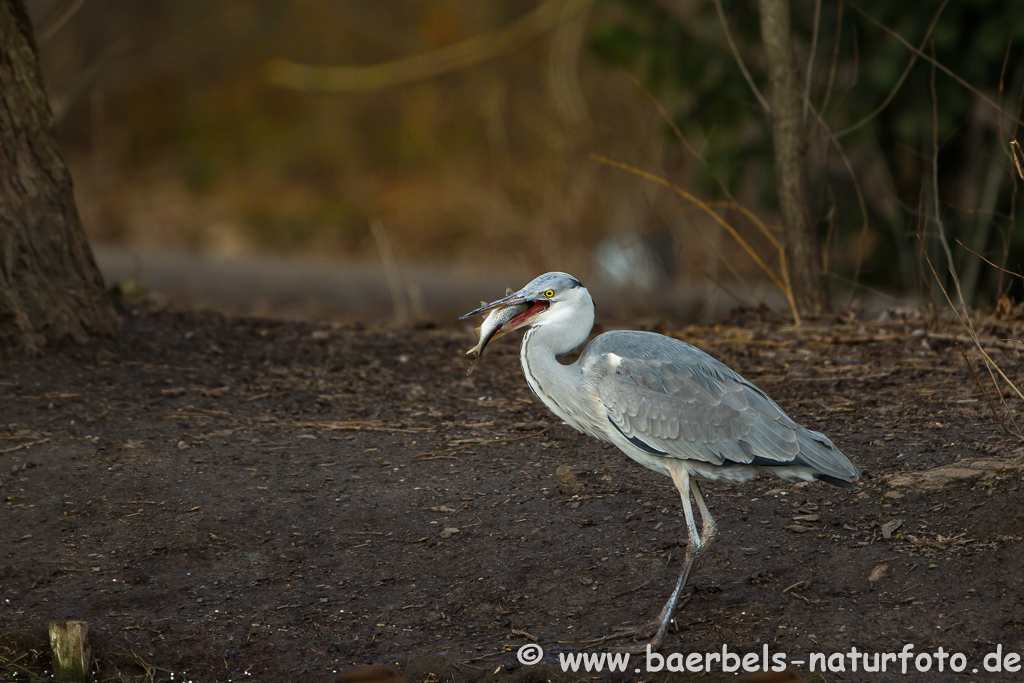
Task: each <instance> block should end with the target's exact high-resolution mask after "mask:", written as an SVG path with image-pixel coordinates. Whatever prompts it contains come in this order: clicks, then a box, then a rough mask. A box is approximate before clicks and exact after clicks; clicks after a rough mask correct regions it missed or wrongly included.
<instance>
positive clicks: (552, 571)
mask: <svg viewBox="0 0 1024 683" xmlns="http://www.w3.org/2000/svg"><path fill="white" fill-rule="evenodd" d="M123 317H124V334H123V337H122V338H121V339H119V340H118V341H107V342H97V343H95V344H92V345H89V346H86V347H73V348H66V349H60V350H57V351H55V352H53V353H51V354H50V355H48V356H46V357H43V358H36V359H12V358H7V359H3V360H0V501H2V513H0V520H2V524H0V602H2V604H0V634H2V635H0V658H2V659H0V680H21V681H29V680H43V679H48V676H49V668H48V667H49V656H48V654H46V642H45V641H46V636H45V629H46V626H47V623H48V622H49V621H50V620H53V619H64V618H70V619H81V620H84V621H87V622H88V623H89V624H90V626H91V629H92V642H93V649H94V655H95V656H96V659H97V679H98V680H118V681H128V680H131V681H143V680H151V681H169V680H174V681H196V682H203V683H206V682H208V681H246V680H253V681H271V682H276V681H326V680H329V679H330V678H331V676H332V675H333V673H334V672H337V671H340V670H343V669H346V668H348V667H351V666H355V665H359V664H391V665H394V666H395V667H396V668H397V669H398V670H399V671H401V672H402V674H403V675H404V676H405V677H406V678H407V679H408V680H410V681H415V682H417V683H419V682H421V681H517V682H519V681H543V680H581V679H592V678H595V677H599V676H598V675H597V674H593V673H590V674H583V673H580V674H578V675H573V674H563V673H561V671H560V669H559V668H558V666H557V664H555V663H553V657H549V658H548V659H547V660H545V662H546V663H545V664H542V665H540V666H533V667H527V666H521V665H519V664H518V663H517V661H516V656H515V655H516V650H517V649H518V648H519V647H520V646H521V645H523V644H525V643H527V642H532V639H535V640H536V642H538V643H539V644H540V645H542V646H543V647H544V648H545V649H547V650H549V654H551V653H554V652H555V651H556V650H557V649H558V648H561V649H563V650H567V651H574V650H580V651H587V652H597V651H599V648H598V646H597V645H595V644H594V643H593V642H592V641H593V639H595V638H597V637H599V636H601V635H604V634H607V633H609V632H610V631H611V630H612V629H613V628H614V627H615V626H618V625H623V624H628V623H635V622H638V621H641V620H645V619H648V618H650V617H652V616H653V615H654V614H655V613H656V612H657V610H658V609H660V607H661V605H662V604H663V602H664V600H665V598H666V597H667V594H668V592H669V591H670V590H671V587H672V585H673V583H674V581H675V579H676V577H677V575H678V572H679V570H680V564H681V560H682V556H683V552H684V549H685V530H684V529H683V524H682V518H681V513H680V505H679V500H678V494H677V493H676V491H675V489H674V488H673V486H672V483H671V481H670V480H668V479H667V478H664V477H660V476H658V475H656V474H654V473H652V472H649V471H646V470H644V469H643V468H641V467H639V466H638V465H636V464H634V463H633V462H632V461H630V460H628V459H627V458H626V457H625V456H624V455H622V454H621V453H620V452H619V451H618V450H616V449H615V448H614V447H612V446H609V445H606V444H603V443H599V442H597V441H594V440H592V439H590V438H587V437H585V436H583V435H580V434H577V433H576V432H574V431H573V430H572V429H570V428H569V427H567V426H566V425H564V424H560V423H559V421H558V420H557V418H555V417H554V416H553V415H551V414H550V413H549V412H548V411H547V409H546V408H545V407H544V406H543V405H542V404H540V403H539V402H538V401H537V400H536V399H535V398H534V397H533V396H532V394H531V393H530V391H529V389H528V387H527V385H526V382H525V381H524V379H523V377H522V375H521V372H520V369H519V365H518V346H517V344H516V342H515V340H512V339H501V340H498V341H496V342H495V343H494V344H492V345H491V346H490V347H489V349H488V353H487V355H486V356H485V358H484V359H483V362H482V363H481V364H480V366H479V367H478V368H477V370H476V371H475V373H474V374H473V375H471V376H468V377H467V375H466V369H467V366H468V361H467V360H466V357H465V356H464V353H463V352H464V351H465V349H467V348H468V347H469V346H471V345H472V344H473V342H474V340H473V338H472V333H471V332H470V331H469V330H468V328H463V327H456V326H446V327H440V328H430V327H420V328H404V329H388V328H384V327H379V326H377V327H372V328H364V327H361V326H358V325H352V324H329V323H323V324H314V323H301V322H283V321H278V320H269V319H252V318H229V317H223V316H220V315H217V314H213V313H202V312H181V311H172V310H147V309H143V308H133V309H128V310H126V311H125V312H124V315H123ZM663 331H668V332H669V333H671V334H673V335H676V336H679V337H681V338H683V339H686V340H687V341H690V342H691V343H695V344H697V345H698V346H701V347H702V348H704V349H706V350H708V351H709V352H711V353H712V354H713V355H715V356H716V357H718V358H720V359H721V360H723V361H725V362H726V363H728V364H729V365H731V366H732V367H734V368H735V369H737V370H738V371H740V372H741V373H742V374H744V375H745V376H746V377H748V378H749V379H751V380H752V381H755V382H756V383H758V384H759V385H760V386H761V387H762V388H764V389H765V390H766V391H767V392H768V393H769V394H770V395H771V396H773V397H774V398H775V399H776V400H777V401H778V402H779V403H780V404H781V405H782V406H783V407H784V408H786V410H787V411H788V412H789V413H790V415H792V416H793V417H794V418H795V419H797V420H798V421H800V422H802V423H803V424H805V425H807V426H809V427H811V428H815V429H819V430H821V431H823V432H825V433H826V434H828V435H830V436H831V437H832V438H833V440H834V441H835V442H836V444H837V445H839V446H840V447H841V448H842V449H843V450H844V451H845V452H846V453H847V454H849V455H850V456H851V457H852V458H853V459H854V460H855V461H856V462H858V463H859V464H860V465H861V466H862V467H863V468H864V469H865V473H866V475H865V478H864V480H863V482H862V483H861V484H859V485H858V488H857V489H856V490H855V491H853V492H848V491H844V490H840V489H836V488H832V487H829V486H827V485H823V484H813V485H812V484H798V485H793V484H787V483H784V482H780V481H778V480H774V479H763V480H757V481H754V482H750V483H748V484H745V485H742V486H724V485H723V486H708V487H706V491H707V493H708V499H709V503H710V505H711V509H712V511H713V513H714V514H715V516H716V519H717V521H718V524H719V528H720V532H721V535H720V537H719V541H718V542H717V543H716V544H715V545H714V546H712V548H711V550H710V552H709V553H708V554H707V556H706V557H705V559H704V561H703V563H702V565H701V566H700V567H699V568H698V570H697V572H696V574H695V576H694V578H693V588H692V589H688V593H692V595H691V596H690V598H689V601H688V603H687V604H686V605H685V607H683V608H682V609H681V610H680V612H679V614H678V619H677V622H676V628H675V629H673V630H672V631H671V632H670V633H669V635H668V637H667V640H666V643H665V644H664V646H663V648H662V652H663V653H665V654H670V653H692V652H707V651H719V652H720V651H721V649H722V646H723V644H725V645H727V647H728V648H729V650H730V651H732V652H738V653H748V652H761V650H762V647H763V646H765V645H767V647H768V648H769V649H770V651H771V652H772V653H776V652H784V653H786V654H787V656H788V657H789V659H790V660H794V659H804V660H806V659H807V657H808V656H809V655H810V653H813V652H824V653H826V654H831V653H834V652H848V651H849V650H850V648H851V647H852V646H855V647H857V648H858V650H860V651H866V652H869V653H874V652H879V653H884V652H893V651H899V650H901V649H902V648H903V646H904V644H905V643H912V644H913V645H914V648H915V650H914V652H915V653H922V652H935V651H936V650H937V648H939V647H940V646H941V647H942V648H943V649H944V651H946V652H947V653H949V652H961V653H963V654H964V655H965V656H966V658H967V661H968V667H967V670H966V672H965V673H964V674H951V673H949V670H948V668H947V669H946V671H945V672H943V673H939V672H937V671H936V670H935V669H934V668H933V669H932V671H931V672H929V673H927V674H916V675H908V676H899V675H895V674H892V673H890V674H887V675H879V674H864V673H863V672H861V671H860V670H858V672H857V673H854V672H852V671H850V668H849V665H847V670H846V672H845V673H843V672H840V673H829V674H828V675H827V677H822V676H820V675H819V674H810V673H808V672H807V667H806V665H805V666H803V667H797V668H798V669H799V670H800V671H801V672H802V674H803V675H804V676H805V677H806V678H807V679H808V680H811V681H816V680H828V681H860V680H872V681H875V680H897V679H899V680H927V681H946V680H949V681H965V680H1021V674H1019V673H1017V674H1013V673H1005V672H1004V673H1002V674H998V673H988V672H985V670H984V669H983V668H982V658H983V657H984V656H985V655H986V654H988V653H990V652H993V651H995V649H996V648H997V646H1001V647H1002V652H1003V655H1004V656H1005V655H1006V654H1007V653H1010V652H1015V653H1021V652H1022V651H1024V599H1022V596H1024V590H1022V579H1024V573H1022V570H1021V567H1022V566H1024V544H1022V537H1024V492H1022V487H1021V483H1022V482H1021V474H1020V470H1019V464H1020V453H1021V450H1020V444H1019V442H1018V441H1017V440H1015V439H1012V438H1010V437H1008V436H1007V435H1006V433H1005V432H1004V431H1003V429H1002V428H1001V427H1000V425H999V423H998V422H997V421H996V420H995V418H994V417H993V415H992V411H991V409H990V404H989V402H988V400H987V399H986V397H985V396H984V395H983V394H982V393H981V391H979V388H978V383H977V381H976V380H975V377H974V375H973V374H972V371H971V369H970V368H969V367H968V365H967V363H966V361H965V360H964V357H963V356H962V355H961V353H960V351H959V350H958V348H957V341H958V339H959V341H960V342H961V345H963V347H964V350H965V351H966V352H967V355H968V357H970V358H971V359H972V361H973V362H974V363H975V367H976V368H980V365H978V359H977V352H976V351H974V350H973V349H972V348H971V346H970V345H969V344H962V341H963V340H962V338H961V337H962V334H963V333H962V330H960V329H959V328H956V327H952V326H950V327H944V326H942V325H937V324H934V323H931V324H929V323H928V322H927V321H924V320H920V319H917V318H915V317H913V316H911V317H910V318H900V317H890V319H889V320H888V321H887V322H875V323H864V322H858V321H846V322H838V321H829V322H828V324H823V325H821V326H813V325H810V326H805V327H804V328H801V329H793V328H791V327H788V326H786V325H784V324H783V323H781V322H778V321H776V322H773V321H771V320H768V319H766V318H765V317H763V316H761V315H759V314H758V315H755V314H743V315H738V316H734V317H733V318H732V319H731V320H730V322H729V324H723V325H721V326H717V327H704V328H686V329H680V330H677V329H674V328H671V327H670V328H668V329H667V330H664V329H663ZM984 337H985V339H986V344H987V348H988V350H989V351H990V353H991V354H992V355H993V358H994V359H995V360H996V361H997V362H998V363H999V364H1000V365H1001V367H1002V368H1003V369H1004V371H1006V372H1007V374H1008V375H1010V376H1011V377H1017V376H1018V375H1019V374H1020V373H1021V370H1022V361H1021V356H1020V354H1019V352H1018V351H1017V350H1016V349H1017V347H1016V346H1015V345H1014V344H1012V343H1007V342H1003V341H1000V340H1003V339H1021V338H1024V331H1022V330H1021V329H1020V326H1019V324H1017V323H1010V322H1002V323H996V322H993V323H991V324H990V325H989V326H988V327H987V328H986V330H985V334H984ZM979 374H981V375H982V380H983V381H984V382H985V384H986V388H987V390H988V392H989V395H990V396H994V393H993V391H994V390H993V388H992V383H991V380H990V378H989V377H988V375H987V374H983V373H981V371H980V369H979ZM1016 405H1017V406H1018V407H1019V406H1020V402H1019V401H1018V402H1017V404H1016ZM977 460H985V461H988V462H989V465H988V466H982V467H981V469H978V470H970V469H963V468H961V470H958V472H960V475H959V476H960V478H957V479H955V480H954V481H953V482H952V483H949V484H946V485H941V486H937V487H929V485H926V484H922V483H921V482H919V481H917V480H914V479H903V480H896V479H893V477H894V476H897V475H906V474H908V473H915V472H917V473H921V472H927V471H932V470H934V469H935V468H937V467H941V466H945V465H949V464H951V463H961V465H964V467H966V465H965V463H971V462H973V461H977ZM992 462H996V463H1002V465H1004V466H1000V467H994V466H992ZM559 465H568V466H570V467H571V468H572V473H573V475H574V476H575V480H576V483H577V484H578V487H577V489H576V490H571V489H566V488H565V487H563V489H565V490H564V491H560V490H559V486H558V481H557V480H556V477H555V471H556V469H557V468H558V467H559ZM986 467H988V469H986ZM965 471H966V472H967V473H966V474H963V472H965ZM972 471H973V472H975V474H971V472H972ZM898 481H901V482H903V484H905V485H897V482H898ZM908 482H909V483H908ZM883 566H884V568H883ZM630 668H631V669H632V668H633V667H632V666H631V667H630ZM972 669H978V671H979V673H977V674H972V673H971V671H972ZM613 678H616V679H618V680H669V676H668V675H667V674H664V673H662V674H647V673H640V674H637V673H635V672H633V671H630V672H629V673H626V674H617V675H616V676H614V677H613ZM728 678H729V677H727V676H725V675H724V674H722V673H719V672H717V671H716V672H715V673H713V674H708V675H693V676H692V678H687V677H685V676H680V675H675V676H673V677H671V680H677V681H678V680H708V681H718V680H727V679H728Z"/></svg>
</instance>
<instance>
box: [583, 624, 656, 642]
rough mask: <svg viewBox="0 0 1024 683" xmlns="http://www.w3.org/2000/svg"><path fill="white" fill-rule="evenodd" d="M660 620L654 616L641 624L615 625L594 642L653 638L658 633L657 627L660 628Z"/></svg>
mask: <svg viewBox="0 0 1024 683" xmlns="http://www.w3.org/2000/svg"><path fill="white" fill-rule="evenodd" d="M661 621H662V620H661V619H660V618H654V619H651V620H650V621H645V622H644V623H642V624H634V625H633V626H616V627H615V628H614V629H612V630H613V632H612V633H610V634H609V635H607V636H604V637H603V638H598V639H597V640H596V641H595V642H598V643H607V642H609V641H611V640H626V639H627V638H631V639H633V640H646V639H648V638H653V637H654V636H655V634H657V633H658V629H660V628H661Z"/></svg>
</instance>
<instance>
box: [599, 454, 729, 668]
mask: <svg viewBox="0 0 1024 683" xmlns="http://www.w3.org/2000/svg"><path fill="white" fill-rule="evenodd" d="M672 481H673V482H674V483H675V485H676V488H677V489H679V495H680V497H681V498H682V501H683V515H684V516H685V517H686V531H687V535H688V543H687V544H686V557H685V559H684V560H683V571H682V572H681V573H680V574H679V579H678V580H677V581H676V585H675V588H674V589H673V590H672V594H671V595H669V597H668V601H667V602H666V603H665V606H664V607H662V608H661V611H660V612H658V615H657V616H656V617H655V618H654V619H653V620H651V621H649V622H647V623H645V624H641V625H640V626H637V627H634V628H628V629H625V630H623V631H621V632H619V633H615V634H613V635H610V636H605V637H604V638H601V642H605V641H608V640H615V639H618V638H650V640H649V641H648V642H646V643H644V644H643V645H641V646H638V647H637V648H635V651H638V652H643V651H645V650H646V648H647V646H648V645H650V647H651V649H652V650H657V649H658V648H659V647H660V646H661V642H662V641H663V640H664V638H665V631H666V630H667V629H668V625H669V624H670V623H672V615H673V614H674V613H675V610H676V605H677V604H678V603H679V595H680V594H681V593H682V591H683V588H684V587H685V586H686V582H687V581H688V580H689V578H690V573H691V572H692V571H693V569H694V568H695V567H696V566H697V562H698V561H699V560H700V558H701V555H703V554H704V550H705V549H706V548H707V545H708V543H709V542H710V541H711V540H712V539H713V538H714V537H715V535H716V534H717V527H716V525H715V521H714V519H713V518H712V517H711V513H710V512H708V507H707V503H705V502H704V496H703V494H701V491H700V488H699V487H698V486H697V482H696V481H694V480H693V479H691V478H690V473H689V472H688V471H687V470H686V468H685V467H678V466H677V467H673V468H672ZM691 493H693V496H694V499H695V500H696V501H697V508H698V509H699V510H700V513H701V526H702V530H703V532H704V537H703V538H702V536H701V534H699V533H697V523H696V521H695V520H694V518H693V506H692V505H691V503H690V494H691Z"/></svg>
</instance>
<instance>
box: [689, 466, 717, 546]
mask: <svg viewBox="0 0 1024 683" xmlns="http://www.w3.org/2000/svg"><path fill="white" fill-rule="evenodd" d="M690 490H691V491H692V492H693V499H694V500H695V501H696V502H697V509H698V510H700V522H701V530H700V540H701V546H702V547H701V553H703V552H704V551H705V550H707V547H708V546H709V545H711V543H712V541H714V540H715V538H717V536H718V525H717V524H715V518H714V517H712V516H711V511H710V510H708V504H707V503H706V502H704V494H703V492H701V490H700V486H699V485H698V484H697V480H696V479H691V480H690Z"/></svg>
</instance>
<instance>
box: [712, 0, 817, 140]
mask: <svg viewBox="0 0 1024 683" xmlns="http://www.w3.org/2000/svg"><path fill="white" fill-rule="evenodd" d="M720 1H721V0H719V2H720ZM820 30H821V0H814V30H813V31H812V32H811V49H810V54H809V55H808V57H807V74H806V75H805V76H804V125H806V124H807V110H808V109H809V108H810V104H811V80H812V79H811V76H812V75H813V74H814V58H815V56H816V54H817V52H818V32H819V31H820Z"/></svg>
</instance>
